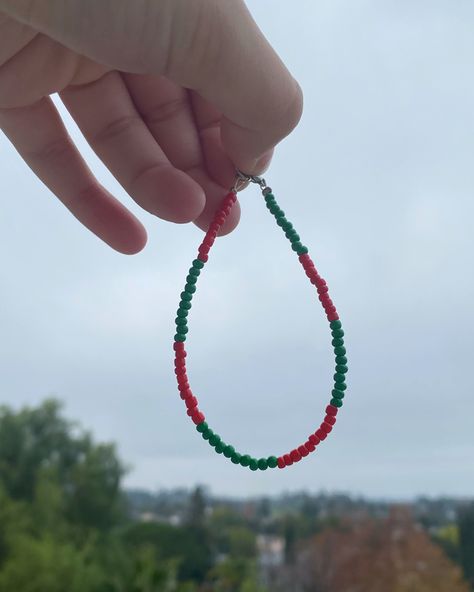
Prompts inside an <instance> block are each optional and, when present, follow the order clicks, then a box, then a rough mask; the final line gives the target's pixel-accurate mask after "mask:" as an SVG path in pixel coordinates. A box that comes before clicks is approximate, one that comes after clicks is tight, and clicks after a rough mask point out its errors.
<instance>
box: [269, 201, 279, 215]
mask: <svg viewBox="0 0 474 592" xmlns="http://www.w3.org/2000/svg"><path fill="white" fill-rule="evenodd" d="M268 209H269V210H270V212H271V213H272V214H273V215H274V216H276V215H277V214H278V212H281V210H280V206H279V205H278V204H276V203H274V204H271V205H270V207H269V208H268Z"/></svg>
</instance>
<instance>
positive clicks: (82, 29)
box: [0, 0, 302, 254]
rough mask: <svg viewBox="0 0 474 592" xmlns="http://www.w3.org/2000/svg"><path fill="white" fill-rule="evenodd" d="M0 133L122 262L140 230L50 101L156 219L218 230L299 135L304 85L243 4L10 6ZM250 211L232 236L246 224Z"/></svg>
mask: <svg viewBox="0 0 474 592" xmlns="http://www.w3.org/2000/svg"><path fill="white" fill-rule="evenodd" d="M0 40H1V41H0V128H1V129H2V130H3V131H4V132H5V134H6V135H7V136H8V137H9V139H10V140H11V142H12V143H13V145H14V146H15V148H16V149H17V151H18V152H19V154H20V155H21V156H22V157H23V159H24V160H25V161H26V163H27V164H28V165H29V166H30V168H31V169H32V170H33V171H34V172H35V174H36V175H37V176H38V177H39V178H40V179H41V180H42V181H43V182H44V183H45V184H46V185H47V186H48V187H49V188H50V189H51V191H52V192H53V193H54V194H55V195H56V196H57V197H58V198H59V199H60V200H61V201H62V202H63V203H64V204H65V205H66V206H67V207H68V208H69V209H70V211H71V212H72V213H73V214H74V215H75V216H76V217H77V218H78V219H79V220H80V221H81V222H82V223H83V224H84V225H85V226H86V227H87V228H89V229H90V230H91V231H92V232H94V233H95V234H96V235H97V236H99V237H100V238H101V239H102V240H104V241H105V242H106V243H107V244H109V245H110V246H111V247H113V248H114V249H116V250H117V251H120V252H122V253H128V254H132V253H136V252H138V251H140V250H141V249H142V248H143V247H144V245H145V243H146V231H145V229H144V227H143V226H142V224H141V223H140V222H139V221H138V219H137V218H136V217H135V216H134V215H133V214H132V213H131V212H130V211H128V210H127V209H126V208H125V206H123V205H122V204H121V203H120V202H119V201H118V200H117V199H115V198H114V197H113V196H112V195H111V194H110V193H109V192H108V191H107V190H106V189H105V188H104V187H102V186H101V185H100V184H99V183H98V181H97V180H96V179H95V178H94V176H93V175H92V173H91V171H90V170H89V168H88V167H87V165H86V163H85V162H84V160H83V158H82V156H81V155H80V153H79V151H78V150H77V148H76V146H75V145H74V143H73V142H72V140H71V138H70V137H69V135H68V133H67V131H66V129H65V127H64V124H63V122H62V121H61V118H60V115H59V113H58V111H57V110H56V107H55V105H54V103H53V102H52V100H51V98H50V95H51V94H52V93H55V92H57V93H59V96H60V98H61V100H62V102H63V103H64V105H65V106H66V108H67V110H68V111H69V113H70V114H71V116H72V117H73V118H74V120H75V122H76V123H77V125H78V126H79V128H80V130H81V132H82V133H83V134H84V136H85V138H86V139H87V141H88V142H89V144H90V145H91V147H92V148H93V149H94V151H95V152H96V154H97V155H98V156H99V158H100V159H101V160H102V161H103V163H104V164H105V165H106V166H107V167H108V169H109V170H110V171H111V173H112V174H113V175H114V176H115V177H116V179H117V180H118V181H119V182H120V184H121V185H122V186H123V187H124V189H125V190H126V191H127V192H128V193H129V194H130V195H131V196H132V198H133V199H134V200H135V201H136V202H137V203H138V204H139V205H140V206H141V207H143V208H144V209H145V210H147V211H148V212H150V213H152V214H155V215H157V216H158V217H160V218H162V219H164V220H169V221H172V222H176V223H184V222H189V221H194V222H195V223H196V224H197V226H198V227H200V228H202V229H207V226H208V225H209V222H210V220H211V218H212V216H213V213H214V211H215V209H216V207H217V204H218V202H219V201H220V200H221V199H222V196H223V193H224V192H225V191H227V190H228V189H229V187H231V186H232V183H233V180H234V174H235V167H238V168H239V169H240V170H242V171H244V172H246V173H251V174H259V173H261V172H263V170H265V169H266V167H267V166H268V163H269V161H270V158H271V154H272V150H273V148H274V146H275V145H276V144H277V143H278V142H279V141H280V140H281V139H283V138H284V137H285V136H287V135H288V134H289V133H290V132H291V131H292V129H293V128H294V127H295V126H296V125H297V123H298V121H299V119H300V116H301V112H302V94H301V90H300V87H299V86H298V84H297V83H296V82H295V80H294V79H293V78H292V76H291V75H290V74H289V72H288V70H287V69H286V68H285V66H284V65H283V63H282V62H281V60H280V59H279V57H278V56H277V55H276V53H275V51H274V50H273V49H272V48H271V46H270V45H269V44H268V42H267V41H266V39H265V38H264V36H263V34H262V33H261V32H260V30H259V29H258V27H257V25H256V24H255V22H254V20H253V19H252V17H251V15H250V13H249V12H248V10H247V8H246V6H245V4H244V2H243V0H193V1H192V2H191V1H189V0H155V1H154V2H149V0H115V1H114V2H106V1H105V0H0ZM239 217H240V209H239V206H238V203H236V205H235V206H234V208H233V209H232V212H231V214H230V216H229V218H228V219H227V220H226V223H225V225H224V226H223V228H222V229H221V234H226V233H228V232H230V231H231V230H232V229H233V228H235V226H236V225H237V223H238V220H239Z"/></svg>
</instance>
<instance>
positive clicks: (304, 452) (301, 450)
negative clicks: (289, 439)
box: [298, 444, 309, 456]
mask: <svg viewBox="0 0 474 592" xmlns="http://www.w3.org/2000/svg"><path fill="white" fill-rule="evenodd" d="M298 452H299V453H300V454H301V456H308V454H309V451H308V450H306V446H304V445H303V444H302V445H301V446H298Z"/></svg>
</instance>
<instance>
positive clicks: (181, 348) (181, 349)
mask: <svg viewBox="0 0 474 592" xmlns="http://www.w3.org/2000/svg"><path fill="white" fill-rule="evenodd" d="M173 349H174V351H175V352H184V353H186V352H185V351H184V343H181V342H180V341H177V342H175V343H173Z"/></svg>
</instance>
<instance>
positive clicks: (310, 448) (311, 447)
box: [304, 440, 316, 452]
mask: <svg viewBox="0 0 474 592" xmlns="http://www.w3.org/2000/svg"><path fill="white" fill-rule="evenodd" d="M304 447H305V448H306V450H307V451H308V452H314V451H315V450H316V446H315V445H314V444H312V443H311V442H310V441H309V440H308V441H307V442H305V443H304Z"/></svg>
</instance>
